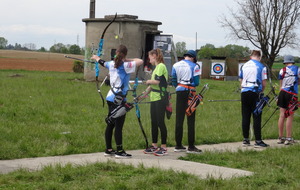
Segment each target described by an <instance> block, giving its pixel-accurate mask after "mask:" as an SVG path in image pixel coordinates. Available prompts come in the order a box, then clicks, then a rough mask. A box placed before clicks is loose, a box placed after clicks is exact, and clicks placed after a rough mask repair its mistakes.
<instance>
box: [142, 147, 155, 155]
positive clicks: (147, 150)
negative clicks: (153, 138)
mask: <svg viewBox="0 0 300 190" xmlns="http://www.w3.org/2000/svg"><path fill="white" fill-rule="evenodd" d="M156 150H157V147H154V146H150V147H148V148H146V149H145V150H144V151H143V152H144V153H145V154H153V153H154V152H155V151H156Z"/></svg>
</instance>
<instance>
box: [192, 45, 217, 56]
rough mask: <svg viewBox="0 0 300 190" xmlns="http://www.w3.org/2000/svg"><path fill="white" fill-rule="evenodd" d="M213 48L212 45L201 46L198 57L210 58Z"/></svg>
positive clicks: (213, 54) (213, 52) (213, 51)
mask: <svg viewBox="0 0 300 190" xmlns="http://www.w3.org/2000/svg"><path fill="white" fill-rule="evenodd" d="M215 50H216V48H215V46H214V45H212V44H206V45H204V46H201V48H200V50H199V51H198V54H197V55H198V57H199V58H200V59H210V58H211V57H212V56H215Z"/></svg>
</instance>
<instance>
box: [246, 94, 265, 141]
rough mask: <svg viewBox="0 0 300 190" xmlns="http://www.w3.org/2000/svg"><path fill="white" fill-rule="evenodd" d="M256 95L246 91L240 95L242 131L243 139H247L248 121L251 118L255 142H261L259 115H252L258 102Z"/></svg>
mask: <svg viewBox="0 0 300 190" xmlns="http://www.w3.org/2000/svg"><path fill="white" fill-rule="evenodd" d="M258 98H259V97H258V93H256V92H252V91H247V92H243V93H242V94H241V103H242V131H243V137H244V138H249V130H250V120H251V115H252V116H253V129H254V135H255V139H256V140H261V115H262V114H259V115H255V114H253V111H254V109H255V107H256V103H257V101H258Z"/></svg>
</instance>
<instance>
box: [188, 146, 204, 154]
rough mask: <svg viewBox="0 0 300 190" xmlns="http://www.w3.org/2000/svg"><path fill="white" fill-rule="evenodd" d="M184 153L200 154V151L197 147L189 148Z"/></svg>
mask: <svg viewBox="0 0 300 190" xmlns="http://www.w3.org/2000/svg"><path fill="white" fill-rule="evenodd" d="M186 153H190V154H200V153H202V150H200V149H198V148H197V147H195V146H194V147H189V148H188V150H187V152H186Z"/></svg>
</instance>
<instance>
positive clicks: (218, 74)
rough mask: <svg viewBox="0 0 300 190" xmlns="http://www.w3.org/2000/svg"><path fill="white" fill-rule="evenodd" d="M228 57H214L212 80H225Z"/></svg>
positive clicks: (211, 72)
mask: <svg viewBox="0 0 300 190" xmlns="http://www.w3.org/2000/svg"><path fill="white" fill-rule="evenodd" d="M225 59H226V57H212V62H211V69H210V78H211V79H213V80H223V81H224V80H225V78H226V77H225V74H226V64H225Z"/></svg>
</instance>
